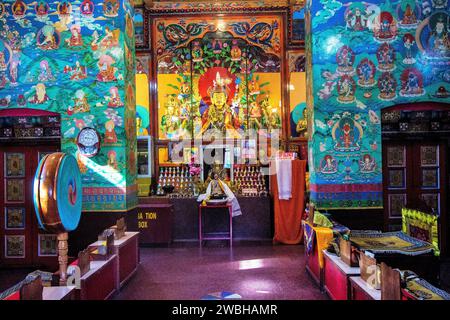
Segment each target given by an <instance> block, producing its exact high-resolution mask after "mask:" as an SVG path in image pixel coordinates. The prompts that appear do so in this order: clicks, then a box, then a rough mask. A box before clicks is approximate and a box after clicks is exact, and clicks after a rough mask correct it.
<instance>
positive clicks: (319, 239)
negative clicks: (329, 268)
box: [305, 221, 333, 269]
mask: <svg viewBox="0 0 450 320" xmlns="http://www.w3.org/2000/svg"><path fill="white" fill-rule="evenodd" d="M305 223H306V224H308V225H309V226H311V224H310V223H309V222H307V221H305ZM311 227H312V228H313V229H314V232H315V237H316V245H317V252H318V259H319V266H320V268H321V269H322V268H323V263H324V262H323V261H324V258H323V252H322V251H323V250H325V249H327V248H328V246H329V244H330V243H331V241H333V229H331V228H325V227H313V226H311Z"/></svg>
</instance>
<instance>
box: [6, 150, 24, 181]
mask: <svg viewBox="0 0 450 320" xmlns="http://www.w3.org/2000/svg"><path fill="white" fill-rule="evenodd" d="M5 158H6V161H5V177H8V178H17V177H23V176H25V154H23V153H5Z"/></svg>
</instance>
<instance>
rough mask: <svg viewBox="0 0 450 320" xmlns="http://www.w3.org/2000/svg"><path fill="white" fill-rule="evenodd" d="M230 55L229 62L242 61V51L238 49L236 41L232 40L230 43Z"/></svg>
mask: <svg viewBox="0 0 450 320" xmlns="http://www.w3.org/2000/svg"><path fill="white" fill-rule="evenodd" d="M230 55H231V61H241V59H242V50H241V48H239V45H238V41H237V40H233V42H232V47H231V51H230Z"/></svg>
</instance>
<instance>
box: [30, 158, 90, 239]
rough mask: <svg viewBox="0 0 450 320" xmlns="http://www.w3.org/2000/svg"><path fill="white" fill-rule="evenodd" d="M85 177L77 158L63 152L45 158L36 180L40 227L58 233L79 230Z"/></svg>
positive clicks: (34, 195) (35, 199) (35, 203)
mask: <svg viewBox="0 0 450 320" xmlns="http://www.w3.org/2000/svg"><path fill="white" fill-rule="evenodd" d="M81 198H82V192H81V174H80V170H79V168H78V164H77V161H76V159H75V158H74V157H73V156H71V155H67V154H64V153H62V152H56V153H52V154H49V155H46V156H44V158H42V160H41V161H40V163H39V166H38V168H37V170H36V176H35V179H34V194H33V199H34V207H35V210H36V216H37V219H38V222H39V226H40V227H41V228H42V229H45V230H47V231H49V232H52V233H55V234H58V233H62V232H69V231H73V230H75V229H76V227H77V226H78V223H79V222H80V217H81V204H82V199H81Z"/></svg>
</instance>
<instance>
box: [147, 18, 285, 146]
mask: <svg viewBox="0 0 450 320" xmlns="http://www.w3.org/2000/svg"><path fill="white" fill-rule="evenodd" d="M282 23H283V22H282V20H281V19H280V18H279V17H277V16H273V17H272V16H264V17H261V18H250V19H244V20H243V19H242V18H241V17H227V19H226V20H225V19H220V18H217V19H209V20H203V19H202V18H182V19H179V18H170V19H167V18H165V19H160V18H155V19H154V25H155V27H156V38H155V45H154V48H155V50H156V54H157V67H158V68H157V71H158V75H157V82H158V123H159V138H160V139H162V140H165V139H168V140H176V139H179V138H187V137H200V136H201V135H202V134H204V133H205V131H206V130H208V129H217V130H225V129H227V130H229V132H232V134H233V136H234V137H236V138H239V137H240V133H239V132H238V131H239V130H244V131H245V130H247V129H256V130H259V129H268V131H270V130H271V129H281V124H282V119H281V114H282V112H281V100H282V98H281V96H282V95H281V90H282V86H281V54H282V47H283V44H282V31H281V30H283V28H282Z"/></svg>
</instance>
